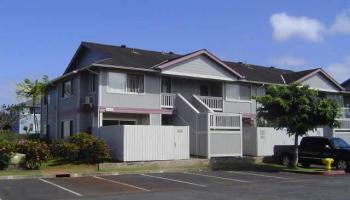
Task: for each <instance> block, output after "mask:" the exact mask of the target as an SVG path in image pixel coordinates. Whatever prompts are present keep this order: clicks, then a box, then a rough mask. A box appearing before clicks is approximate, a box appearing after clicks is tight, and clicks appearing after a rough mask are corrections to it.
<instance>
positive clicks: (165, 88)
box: [162, 77, 171, 93]
mask: <svg viewBox="0 0 350 200" xmlns="http://www.w3.org/2000/svg"><path fill="white" fill-rule="evenodd" d="M162 93H171V78H170V77H162Z"/></svg>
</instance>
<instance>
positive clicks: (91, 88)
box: [89, 72, 97, 93]
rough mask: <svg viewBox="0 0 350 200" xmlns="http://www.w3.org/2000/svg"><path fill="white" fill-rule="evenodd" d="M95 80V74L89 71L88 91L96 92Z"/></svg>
mask: <svg viewBox="0 0 350 200" xmlns="http://www.w3.org/2000/svg"><path fill="white" fill-rule="evenodd" d="M96 80H97V74H95V73H92V72H91V73H90V75H89V91H90V92H91V93H94V92H96Z"/></svg>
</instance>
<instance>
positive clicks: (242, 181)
mask: <svg viewBox="0 0 350 200" xmlns="http://www.w3.org/2000/svg"><path fill="white" fill-rule="evenodd" d="M184 173H185V174H191V175H196V176H204V177H209V178H216V179H222V180H228V181H236V182H241V183H249V181H245V180H240V179H234V178H225V177H221V176H212V175H207V174H197V173H190V172H184Z"/></svg>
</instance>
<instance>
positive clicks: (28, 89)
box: [16, 75, 49, 134]
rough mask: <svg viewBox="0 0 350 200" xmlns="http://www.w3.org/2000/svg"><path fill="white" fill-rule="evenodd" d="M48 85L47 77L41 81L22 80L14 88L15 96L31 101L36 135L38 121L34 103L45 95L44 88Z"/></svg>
mask: <svg viewBox="0 0 350 200" xmlns="http://www.w3.org/2000/svg"><path fill="white" fill-rule="evenodd" d="M48 84H49V78H48V76H46V75H45V76H43V78H42V80H41V81H39V80H33V81H32V80H29V79H24V81H23V82H22V83H18V84H17V87H16V94H17V96H18V97H20V98H26V99H27V100H28V99H31V100H32V102H33V105H32V106H33V115H34V132H35V133H36V134H38V133H39V132H38V131H39V130H38V119H37V118H36V109H35V108H36V103H37V100H38V99H39V98H41V97H42V96H43V95H45V91H46V88H47V86H48Z"/></svg>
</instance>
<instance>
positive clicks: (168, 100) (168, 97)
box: [161, 93, 176, 108]
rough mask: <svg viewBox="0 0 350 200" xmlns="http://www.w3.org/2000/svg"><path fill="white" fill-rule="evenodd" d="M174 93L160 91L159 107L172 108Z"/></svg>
mask: <svg viewBox="0 0 350 200" xmlns="http://www.w3.org/2000/svg"><path fill="white" fill-rule="evenodd" d="M175 98H176V94H173V93H162V94H161V107H162V108H174V102H175Z"/></svg>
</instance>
